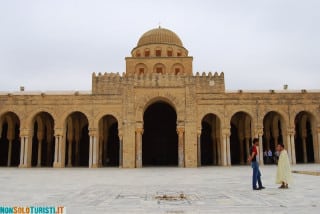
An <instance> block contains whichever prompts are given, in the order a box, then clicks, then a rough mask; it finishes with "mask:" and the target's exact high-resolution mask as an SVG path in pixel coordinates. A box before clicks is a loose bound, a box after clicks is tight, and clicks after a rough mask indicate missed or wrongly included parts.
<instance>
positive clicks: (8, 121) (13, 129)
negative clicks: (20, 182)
mask: <svg viewBox="0 0 320 214" xmlns="http://www.w3.org/2000/svg"><path fill="white" fill-rule="evenodd" d="M19 128H20V121H19V118H18V116H17V115H16V114H15V113H13V112H8V113H6V114H4V115H3V116H1V117H0V166H18V165H19V162H20V137H19V135H20V130H19Z"/></svg>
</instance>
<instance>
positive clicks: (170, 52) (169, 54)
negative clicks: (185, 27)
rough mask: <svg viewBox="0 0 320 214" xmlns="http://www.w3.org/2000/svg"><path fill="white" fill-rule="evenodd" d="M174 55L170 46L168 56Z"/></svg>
mask: <svg viewBox="0 0 320 214" xmlns="http://www.w3.org/2000/svg"><path fill="white" fill-rule="evenodd" d="M172 55H173V51H172V48H168V49H167V56H172Z"/></svg>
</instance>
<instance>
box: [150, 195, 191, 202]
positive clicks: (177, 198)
mask: <svg viewBox="0 0 320 214" xmlns="http://www.w3.org/2000/svg"><path fill="white" fill-rule="evenodd" d="M155 199H157V200H163V201H183V200H187V196H186V195H185V194H184V193H165V194H159V195H157V196H155Z"/></svg>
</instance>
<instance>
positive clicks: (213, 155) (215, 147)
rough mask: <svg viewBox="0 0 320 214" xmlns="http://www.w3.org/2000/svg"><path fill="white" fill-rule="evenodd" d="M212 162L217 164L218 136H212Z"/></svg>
mask: <svg viewBox="0 0 320 214" xmlns="http://www.w3.org/2000/svg"><path fill="white" fill-rule="evenodd" d="M212 150H213V151H212V158H213V160H212V163H213V165H217V138H216V137H213V138H212Z"/></svg>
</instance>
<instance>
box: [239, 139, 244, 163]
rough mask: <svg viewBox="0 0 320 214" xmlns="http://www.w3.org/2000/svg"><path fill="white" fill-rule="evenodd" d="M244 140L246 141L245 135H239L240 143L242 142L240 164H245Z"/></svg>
mask: <svg viewBox="0 0 320 214" xmlns="http://www.w3.org/2000/svg"><path fill="white" fill-rule="evenodd" d="M243 141H244V137H243V136H240V137H239V143H240V149H239V150H240V164H244V157H243V156H244V152H243V147H244V146H243Z"/></svg>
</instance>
